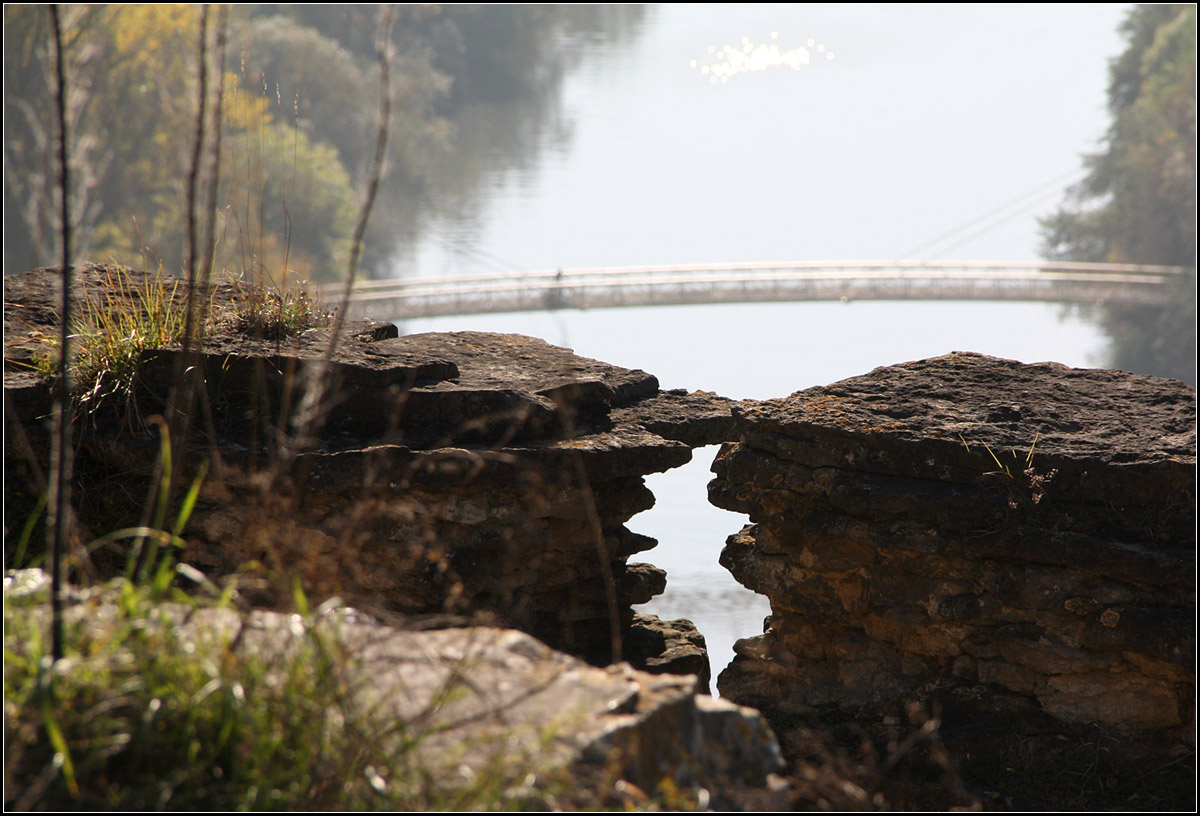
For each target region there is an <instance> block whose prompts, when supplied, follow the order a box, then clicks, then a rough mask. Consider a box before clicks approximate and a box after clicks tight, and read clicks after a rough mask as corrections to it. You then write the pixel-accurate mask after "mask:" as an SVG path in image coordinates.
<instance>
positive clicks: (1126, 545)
mask: <svg viewBox="0 0 1200 816" xmlns="http://www.w3.org/2000/svg"><path fill="white" fill-rule="evenodd" d="M1195 405H1196V401H1195V392H1194V391H1193V390H1192V389H1190V388H1188V387H1186V386H1184V385H1183V384H1182V383H1178V382H1176V381H1173V380H1160V379H1156V378H1152V377H1143V376H1137V375H1133V374H1127V373H1124V372H1117V371H1102V370H1081V369H1071V368H1067V367H1064V366H1061V365H1057V364H1053V363H1042V364H1037V365H1023V364H1021V363H1017V362H1013V361H1009V360H1000V359H995V358H990V357H985V356H982V355H977V354H966V353H954V354H950V355H946V356H943V357H938V358H934V359H930V360H923V361H920V362H914V363H907V364H904V365H897V366H892V367H887V368H880V369H876V370H875V371H873V372H871V373H869V374H867V375H865V376H861V377H854V378H851V379H848V380H844V381H842V382H838V383H835V384H833V385H830V386H826V387H822V388H811V389H808V390H805V391H801V392H798V393H796V394H793V395H792V396H790V397H787V398H784V399H776V400H768V401H766V402H762V403H759V404H756V405H752V406H738V407H735V409H734V415H735V420H736V427H737V441H736V442H732V443H730V444H726V445H725V446H723V447H722V449H721V452H720V454H719V455H718V457H717V460H716V463H715V464H714V466H713V470H714V472H715V473H716V479H714V480H713V482H712V483H711V484H710V486H709V496H710V500H711V501H712V502H713V503H714V504H716V505H717V506H719V507H723V508H726V509H730V510H735V511H739V512H744V513H747V514H749V516H750V519H751V521H752V522H753V523H752V524H751V525H749V526H747V527H746V528H744V529H743V530H742V531H741V532H740V533H738V534H736V535H733V536H731V537H730V538H729V540H728V543H727V544H726V547H725V550H724V552H723V553H722V556H721V563H722V564H724V565H725V566H726V567H727V568H728V569H729V570H730V571H731V572H732V573H733V574H734V576H735V577H736V578H737V579H738V581H740V582H741V583H742V584H744V585H746V586H747V587H749V588H751V589H753V590H755V591H757V592H760V593H762V594H764V595H767V596H768V597H769V598H770V599H771V607H772V614H771V616H770V617H769V618H768V620H767V621H766V624H765V631H764V634H762V635H761V636H757V637H754V638H748V639H746V640H744V641H742V642H740V643H739V644H738V648H737V650H736V651H737V652H738V656H737V657H736V658H735V660H734V661H733V663H732V664H731V665H730V666H729V668H727V669H726V670H725V671H724V672H723V673H722V674H721V675H720V678H719V680H718V688H719V689H720V691H721V694H722V695H723V696H726V697H728V698H730V699H732V700H734V701H736V702H739V703H742V704H744V705H753V706H756V707H760V708H763V709H765V710H768V711H773V712H775V713H776V714H777V715H780V714H782V715H787V714H798V715H804V716H841V717H859V718H868V719H869V718H871V717H879V716H881V715H884V714H887V713H891V712H895V711H897V710H902V707H903V705H904V704H905V703H908V702H913V701H925V702H927V703H929V704H930V705H934V706H936V707H937V708H938V710H940V711H942V712H943V713H944V716H945V718H946V721H947V722H951V721H955V722H958V723H960V724H961V723H968V722H971V723H975V724H982V723H985V722H986V723H990V724H992V726H993V727H995V728H998V729H999V730H1001V731H1004V732H1005V733H1030V732H1032V731H1036V730H1037V729H1040V728H1053V727H1055V726H1054V724H1055V723H1059V724H1064V723H1065V724H1083V723H1088V724H1099V725H1101V726H1103V727H1106V728H1109V729H1112V730H1114V731H1117V732H1124V733H1143V734H1144V733H1148V732H1153V733H1157V734H1160V735H1162V737H1163V738H1165V739H1167V740H1178V741H1183V742H1184V743H1191V742H1194V733H1193V732H1192V722H1193V717H1194V689H1195V654H1194V646H1195V628H1194V616H1195V537H1194V536H1195V498H1196V494H1195V485H1196V471H1195V462H1196V459H1195V453H1196V426H1195V421H1196V414H1195Z"/></svg>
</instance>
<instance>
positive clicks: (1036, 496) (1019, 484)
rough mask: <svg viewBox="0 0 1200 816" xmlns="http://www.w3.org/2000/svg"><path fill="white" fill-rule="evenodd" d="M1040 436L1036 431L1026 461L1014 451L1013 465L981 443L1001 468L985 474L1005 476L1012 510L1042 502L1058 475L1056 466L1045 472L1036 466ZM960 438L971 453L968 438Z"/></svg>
mask: <svg viewBox="0 0 1200 816" xmlns="http://www.w3.org/2000/svg"><path fill="white" fill-rule="evenodd" d="M1038 436H1039V434H1036V433H1035V434H1034V435H1033V442H1032V444H1030V446H1029V452H1028V453H1027V454H1026V455H1025V459H1024V461H1022V459H1021V456H1020V454H1019V453H1018V452H1017V451H1015V450H1014V451H1012V457H1013V464H1012V465H1011V466H1010V465H1008V464H1006V463H1005V462H1004V461H1001V458H1000V457H998V456H997V455H996V453H995V451H993V450H992V448H991V446H990V445H988V443H986V442H980V443H979V444H981V445H983V447H984V449H986V450H987V452H988V455H989V456H991V458H992V461H993V462H995V463H996V467H997V468H999V470H994V471H988V472H986V473H984V474H983V475H984V476H998V477H1003V481H1004V483H1005V486H1006V488H1007V490H1008V494H1009V498H1008V506H1009V509H1010V510H1016V509H1017V508H1018V507H1021V506H1024V507H1026V508H1030V507H1035V506H1037V505H1039V504H1041V501H1042V499H1044V498H1045V497H1046V485H1048V484H1049V483H1050V481H1051V480H1053V479H1054V477H1055V476H1056V475H1058V470H1057V469H1054V468H1052V469H1050V470H1048V471H1044V472H1038V471H1037V470H1036V469H1035V468H1034V466H1033V452H1034V450H1035V449H1036V448H1037V441H1038ZM958 438H959V439H960V440H962V443H963V447H964V448H966V449H967V452H968V453H970V451H971V446H970V445H969V444H968V443H967V440H966V439H964V438H963V436H962V434H959V435H958Z"/></svg>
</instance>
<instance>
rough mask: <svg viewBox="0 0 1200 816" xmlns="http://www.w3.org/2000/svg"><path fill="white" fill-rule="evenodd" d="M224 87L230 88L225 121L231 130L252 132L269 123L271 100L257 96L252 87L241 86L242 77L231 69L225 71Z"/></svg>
mask: <svg viewBox="0 0 1200 816" xmlns="http://www.w3.org/2000/svg"><path fill="white" fill-rule="evenodd" d="M225 87H226V88H229V89H231V90H230V93H229V104H227V105H226V106H225V110H224V113H225V123H226V126H227V127H228V128H230V129H231V130H233V131H244V132H250V133H253V132H255V131H257V130H259V129H260V128H262V127H265V126H267V125H269V124H271V123H272V122H273V121H274V117H273V116H272V115H271V101H270V100H269V99H267V98H265V97H263V96H259V95H258V94H256V93H255V92H254V89H252V88H251V89H247V88H246V87H244V86H243V82H242V78H241V77H239V76H238V75H237V74H235V73H233V72H232V71H226V72H225Z"/></svg>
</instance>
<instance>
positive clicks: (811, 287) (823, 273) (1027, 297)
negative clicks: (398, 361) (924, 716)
mask: <svg viewBox="0 0 1200 816" xmlns="http://www.w3.org/2000/svg"><path fill="white" fill-rule="evenodd" d="M1182 272H1183V269H1182V267H1167V266H1147V265H1139V264H1088V263H1076V262H1051V261H1033V262H1025V263H997V262H991V261H799V262H788V263H772V262H754V263H738V264H728V263H726V264H689V265H674V266H639V267H621V268H589V269H562V270H538V271H532V272H517V273H500V274H486V275H459V276H447V277H441V278H416V279H408V280H393V281H363V282H360V283H357V284H356V285H355V291H354V295H353V302H352V304H351V310H352V311H353V312H356V313H361V312H370V313H371V314H374V315H376V316H378V317H388V318H391V319H404V318H417V317H437V316H443V315H454V314H475V313H485V312H509V311H536V310H544V309H571V308H578V309H588V308H611V307H630V306H649V305H678V304H689V303H747V302H764V301H787V300H841V301H850V300H901V299H903V300H1013V301H1056V302H1064V303H1113V302H1121V303H1161V302H1164V301H1165V300H1166V299H1167V298H1168V297H1170V291H1169V289H1170V287H1167V286H1164V284H1166V283H1167V282H1168V281H1170V280H1171V279H1172V278H1174V277H1175V276H1177V275H1179V274H1181V273H1182ZM322 295H323V296H324V297H326V298H327V299H332V298H338V297H340V296H341V291H340V287H337V286H331V287H325V288H323V290H322Z"/></svg>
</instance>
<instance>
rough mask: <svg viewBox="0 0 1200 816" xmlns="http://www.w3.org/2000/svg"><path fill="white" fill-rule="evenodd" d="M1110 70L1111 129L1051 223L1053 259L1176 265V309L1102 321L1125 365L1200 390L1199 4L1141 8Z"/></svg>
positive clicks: (1144, 310) (1112, 311) (1115, 356)
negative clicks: (1199, 309)
mask: <svg viewBox="0 0 1200 816" xmlns="http://www.w3.org/2000/svg"><path fill="white" fill-rule="evenodd" d="M1121 33H1122V34H1123V35H1124V37H1125V39H1126V40H1127V42H1128V45H1127V47H1126V50H1125V51H1124V52H1123V53H1122V54H1121V55H1120V56H1118V57H1117V58H1115V59H1113V60H1112V61H1111V63H1110V66H1109V84H1108V108H1109V112H1110V114H1111V116H1112V124H1111V125H1110V127H1109V129H1108V133H1107V134H1106V136H1105V138H1104V142H1103V149H1102V150H1101V151H1100V152H1098V153H1096V154H1094V155H1090V156H1087V157H1085V161H1086V165H1087V168H1088V174H1087V176H1086V178H1085V179H1084V180H1083V181H1082V182H1081V183H1080V184H1079V185H1078V186H1077V187H1075V188H1074V189H1073V190H1072V191H1071V193H1070V196H1069V199H1068V201H1067V202H1065V203H1064V205H1063V206H1062V207H1060V208H1059V210H1058V211H1057V212H1055V213H1054V214H1053V215H1051V216H1049V217H1048V218H1045V219H1043V220H1042V236H1043V252H1044V254H1045V255H1046V257H1047V258H1050V259H1054V260H1071V261H1096V262H1112V263H1143V264H1167V265H1172V266H1183V267H1186V268H1187V269H1188V272H1187V273H1186V274H1185V275H1183V276H1182V277H1181V279H1180V280H1179V281H1178V282H1177V283H1176V284H1175V286H1174V288H1173V291H1172V293H1171V294H1172V297H1171V300H1170V303H1169V304H1168V305H1166V306H1165V307H1157V306H1121V307H1116V306H1109V307H1105V308H1104V309H1103V310H1102V312H1101V315H1100V318H1101V321H1102V323H1103V325H1104V328H1105V330H1106V332H1107V333H1108V335H1109V337H1110V338H1111V341H1112V360H1111V364H1112V365H1113V366H1114V367H1116V368H1121V369H1125V370H1128V371H1136V372H1140V373H1145V374H1154V375H1157V376H1163V377H1174V378H1176V379H1181V380H1183V381H1185V382H1188V383H1190V384H1192V385H1195V384H1196V7H1195V6H1194V5H1191V4H1186V5H1184V4H1176V5H1139V6H1135V7H1134V8H1133V9H1132V10H1131V11H1130V12H1129V14H1128V16H1127V17H1126V19H1125V20H1124V22H1123V23H1122V25H1121Z"/></svg>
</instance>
